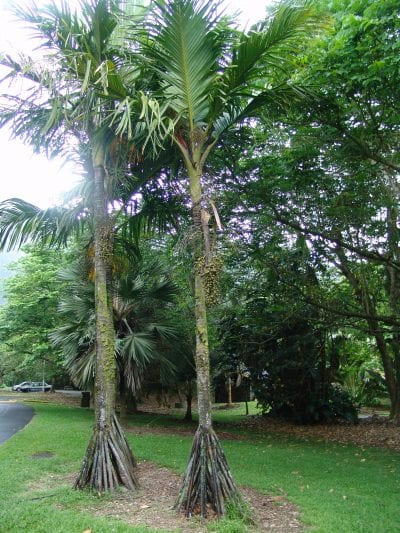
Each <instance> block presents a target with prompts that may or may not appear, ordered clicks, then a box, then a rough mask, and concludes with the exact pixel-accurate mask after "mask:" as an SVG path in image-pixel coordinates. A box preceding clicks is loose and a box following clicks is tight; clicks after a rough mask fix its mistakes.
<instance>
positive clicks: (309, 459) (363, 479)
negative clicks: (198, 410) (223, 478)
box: [0, 403, 400, 533]
mask: <svg viewBox="0 0 400 533" xmlns="http://www.w3.org/2000/svg"><path fill="white" fill-rule="evenodd" d="M32 405H33V406H34V408H35V410H36V413H37V414H36V416H35V417H34V418H33V420H32V422H31V423H30V424H29V425H28V426H27V427H26V428H25V429H23V430H22V431H20V432H19V433H17V434H16V435H15V436H14V437H12V438H11V439H10V440H9V441H7V442H5V443H4V444H2V445H1V446H0V476H1V484H0V501H1V503H0V531H1V532H2V533H3V532H4V533H7V532H14V531H15V532H17V531H29V532H43V533H44V532H46V533H47V532H49V531H51V532H52V533H57V532H63V533H64V532H65V533H74V532H77V533H78V532H79V533H81V532H82V531H84V530H85V529H91V530H92V531H93V533H100V532H107V533H108V532H130V531H135V532H137V533H138V532H145V531H146V532H147V533H150V532H151V531H152V530H150V529H148V528H138V527H131V526H128V525H127V524H124V523H122V522H119V521H117V520H112V519H108V518H100V517H93V516H91V515H90V514H89V513H88V512H87V513H85V512H84V511H83V510H82V509H85V508H90V506H91V504H92V503H93V501H94V500H96V501H98V496H97V495H94V494H90V493H87V492H80V491H74V490H72V489H71V487H70V481H66V483H65V484H62V483H60V481H59V480H60V475H61V479H62V476H63V475H68V474H70V473H71V472H76V471H77V470H78V469H79V466H80V462H81V459H82V457H83V453H84V450H85V448H86V445H87V443H88V439H89V435H90V432H91V426H92V416H93V415H92V413H91V412H90V411H88V410H85V409H79V408H72V407H62V406H55V405H51V404H40V403H34V404H32ZM242 412H244V410H243V411H242ZM216 418H217V419H219V421H220V422H225V423H228V422H230V421H232V420H240V414H238V413H235V412H234V411H228V412H226V411H224V412H220V413H219V412H216ZM163 424H166V425H168V426H169V427H171V426H172V427H173V426H174V425H176V426H177V427H182V423H181V422H176V421H174V420H173V419H172V418H171V417H163V416H159V415H153V416H150V415H149V416H147V415H139V416H138V417H134V418H133V419H132V421H131V426H133V427H134V426H135V425H147V426H150V427H151V426H152V425H153V426H162V425H163ZM224 431H227V427H226V426H225V427H224ZM246 436H247V439H246V440H224V441H223V446H224V449H225V452H226V455H227V457H228V461H229V463H230V465H231V468H232V470H233V474H234V477H235V479H236V481H237V483H238V484H241V485H248V486H251V487H254V488H256V489H258V490H260V491H262V492H266V493H274V494H281V493H284V494H287V496H288V498H289V500H291V501H292V502H293V503H294V504H296V505H297V506H298V507H299V509H300V511H301V513H302V521H303V523H304V524H305V526H309V527H310V531H313V532H323V533H325V532H326V533H328V532H332V533H333V532H334V533H347V532H349V533H350V532H363V533H367V532H371V533H377V532H384V533H386V532H396V531H397V532H398V531H400V522H399V517H398V515H399V513H398V510H399V497H400V479H399V467H400V454H399V453H396V452H390V451H388V450H383V449H373V448H360V447H356V446H351V445H341V444H333V443H323V442H313V441H306V440H300V439H294V438H291V437H284V436H277V435H272V434H270V435H268V434H265V435H262V434H259V433H255V434H253V435H252V434H251V433H250V432H249V431H247V435H246ZM127 437H128V440H129V442H130V444H131V445H132V447H133V450H134V453H135V456H136V457H137V458H138V459H139V460H140V459H147V460H151V461H154V462H156V463H158V464H160V465H162V466H168V467H170V468H173V469H174V470H176V471H178V472H182V471H183V469H184V467H185V465H186V461H187V457H188V454H189V449H190V445H191V438H190V437H187V436H182V435H179V434H178V433H177V434H176V435H171V434H165V435H162V434H159V433H157V434H142V435H135V434H133V433H128V434H127ZM249 437H250V438H249ZM45 452H46V453H48V454H52V456H51V457H44V458H39V459H38V458H34V457H33V456H34V454H38V453H39V454H40V453H45ZM51 476H54V479H57V481H56V482H54V483H53V484H51V480H52V477H51ZM43 479H46V480H47V483H48V484H49V485H48V487H47V488H46V491H45V492H43V490H40V485H41V480H43ZM144 483H145V480H142V484H144ZM105 498H107V496H105ZM153 531H156V530H153ZM210 531H213V532H218V531H221V532H222V531H224V532H225V533H239V529H237V526H235V525H233V522H232V527H231V528H230V526H229V522H228V523H227V522H225V523H223V524H221V525H220V526H218V525H215V524H213V525H212V527H210ZM240 531H245V529H243V528H242V529H241V530H240Z"/></svg>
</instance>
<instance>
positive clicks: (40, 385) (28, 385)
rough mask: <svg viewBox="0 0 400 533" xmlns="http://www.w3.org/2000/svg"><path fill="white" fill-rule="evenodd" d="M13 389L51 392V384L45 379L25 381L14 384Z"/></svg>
mask: <svg viewBox="0 0 400 533" xmlns="http://www.w3.org/2000/svg"><path fill="white" fill-rule="evenodd" d="M12 390H14V391H17V392H43V390H44V392H49V391H50V390H51V385H49V384H48V383H46V382H45V381H23V382H22V383H19V385H14V386H13V388H12Z"/></svg>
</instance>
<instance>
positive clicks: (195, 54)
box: [140, 0, 315, 516]
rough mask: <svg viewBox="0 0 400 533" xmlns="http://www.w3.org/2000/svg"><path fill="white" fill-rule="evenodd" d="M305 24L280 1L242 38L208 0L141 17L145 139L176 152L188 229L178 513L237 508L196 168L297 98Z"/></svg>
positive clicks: (301, 14)
mask: <svg viewBox="0 0 400 533" xmlns="http://www.w3.org/2000/svg"><path fill="white" fill-rule="evenodd" d="M313 27H315V22H314V20H313V16H312V9H311V8H310V6H309V5H303V6H300V7H296V6H294V5H293V4H290V3H288V4H282V5H281V6H279V7H278V8H277V9H276V11H275V13H274V16H272V17H271V18H269V19H267V20H266V22H265V23H261V24H259V25H258V26H257V27H255V28H254V29H253V30H252V31H250V32H249V33H248V34H244V33H242V32H240V31H237V30H235V29H233V28H232V26H230V25H229V24H228V23H227V21H226V20H224V19H222V18H221V17H220V16H219V15H218V2H214V1H210V0H168V1H166V2H164V1H161V0H155V1H154V2H153V9H152V11H151V12H150V15H149V16H148V18H147V19H146V21H145V25H144V34H145V39H144V41H143V42H144V44H143V46H142V48H141V49H140V54H141V57H142V58H143V59H144V60H145V61H147V64H148V68H149V70H150V71H152V72H153V74H154V76H155V79H156V81H153V86H152V88H151V89H152V90H151V92H148V93H147V95H146V98H144V99H143V117H144V120H145V121H146V127H147V143H149V144H150V145H151V146H152V147H153V150H154V152H155V153H158V152H159V151H162V150H164V149H168V148H166V142H167V140H169V141H170V142H172V143H173V144H174V145H175V147H176V148H177V150H178V152H179V153H180V157H181V161H182V163H183V165H184V167H185V169H186V173H187V183H188V187H187V195H188V198H189V200H190V204H191V213H192V225H193V232H192V239H191V248H192V257H193V265H194V266H193V268H194V279H195V283H194V286H195V287H194V300H195V322H196V350H195V360H196V373H197V397H198V412H199V426H198V429H197V432H196V435H195V437H194V441H193V446H192V451H191V454H190V457H189V462H188V466H187V469H186V472H185V474H184V477H183V481H182V485H181V489H180V493H179V496H178V499H177V502H176V509H177V510H179V511H183V512H184V513H185V515H186V516H191V515H193V514H201V515H202V516H207V515H208V514H209V513H210V511H212V512H213V513H216V514H217V516H221V515H222V514H224V512H225V510H226V502H227V501H230V502H233V503H234V504H236V505H239V506H240V505H241V498H240V495H239V493H238V490H237V488H236V486H235V483H234V481H233V478H232V475H231V472H230V469H229V466H228V464H227V461H226V458H225V455H224V453H223V450H222V448H221V446H220V443H219V441H218V438H217V435H216V434H215V432H214V430H213V428H212V418H211V384H210V362H209V347H208V328H207V301H208V302H209V303H210V302H211V303H212V301H215V295H213V285H214V284H215V282H216V280H215V277H216V276H217V275H218V269H219V261H218V257H216V252H215V248H213V246H212V244H211V243H212V241H213V239H212V238H211V235H210V220H211V219H212V217H213V216H215V217H216V214H215V206H213V205H211V204H210V202H209V201H208V200H207V198H206V197H205V195H204V192H203V179H204V169H205V165H206V162H207V160H208V157H209V155H210V153H212V151H213V149H214V148H215V147H216V146H217V144H218V142H219V141H220V140H223V138H224V136H225V135H227V134H228V133H229V132H231V131H232V130H235V128H236V127H238V126H239V125H240V124H242V123H243V122H246V121H247V122H248V121H250V120H256V119H257V117H258V116H259V114H260V112H261V111H262V112H264V113H266V112H267V110H268V109H271V108H272V109H276V108H280V109H282V108H284V107H285V106H287V105H289V104H290V102H291V100H293V99H294V98H296V99H297V98H300V97H301V96H302V94H303V93H302V91H301V90H300V89H299V88H298V87H295V86H294V85H291V84H290V83H288V79H289V78H290V72H291V70H292V67H293V64H292V59H293V58H294V57H295V55H296V51H297V50H298V48H299V46H300V43H302V42H303V41H304V39H305V37H306V36H307V35H308V34H309V32H310V30H311V29H312V28H313ZM146 39H147V40H146ZM217 222H218V221H217Z"/></svg>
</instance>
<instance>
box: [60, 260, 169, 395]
mask: <svg viewBox="0 0 400 533" xmlns="http://www.w3.org/2000/svg"><path fill="white" fill-rule="evenodd" d="M125 270H126V269H125ZM82 274H83V270H82V268H79V265H77V266H72V267H70V268H68V269H66V270H64V271H63V272H62V273H61V274H60V276H61V278H62V279H63V280H64V281H65V282H67V284H68V286H69V290H68V294H67V295H65V297H64V298H63V300H62V301H61V302H60V305H59V313H60V315H61V316H62V318H63V325H62V326H60V327H59V328H58V329H57V330H56V331H54V332H53V333H52V334H51V339H52V341H53V343H54V344H55V345H56V346H58V347H59V348H61V349H62V351H63V353H64V356H65V366H66V369H67V370H68V372H69V374H70V376H71V378H72V380H73V382H74V383H75V384H76V385H78V386H80V387H82V388H83V387H87V386H88V385H89V384H90V385H92V384H93V376H94V375H95V373H96V372H95V370H96V353H95V352H96V350H95V344H96V342H95V341H96V328H95V312H94V309H95V303H94V291H93V286H92V283H91V282H90V281H89V280H88V279H87V277H85V276H83V275H82ZM112 293H113V316H114V329H115V333H116V338H115V358H116V362H117V368H118V381H119V386H120V392H122V391H125V390H126V389H127V388H128V389H129V390H130V391H131V392H132V393H133V394H134V395H136V394H137V392H138V391H139V390H140V388H141V385H142V380H143V375H144V371H145V369H146V367H147V366H148V365H150V364H152V363H153V364H154V363H155V362H156V361H157V363H158V364H163V368H164V372H167V373H168V372H169V371H171V365H170V364H169V363H168V362H167V360H166V359H165V358H164V357H163V355H162V353H161V351H160V345H161V344H162V343H163V342H167V344H168V343H169V341H170V340H171V339H174V338H175V329H174V327H173V325H171V324H168V323H164V321H162V320H160V309H161V308H162V307H163V306H165V305H167V304H169V303H171V302H172V301H173V299H174V296H175V293H176V288H175V286H174V285H173V284H172V282H171V281H170V280H169V278H168V275H167V274H166V272H165V269H164V268H163V267H162V265H161V264H160V262H159V261H153V262H152V263H151V264H148V265H146V266H144V264H143V263H140V264H137V263H136V264H135V265H132V266H130V267H129V268H128V271H127V272H125V273H119V274H118V275H117V276H115V279H114V280H113V289H112Z"/></svg>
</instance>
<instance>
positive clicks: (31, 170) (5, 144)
mask: <svg viewBox="0 0 400 533" xmlns="http://www.w3.org/2000/svg"><path fill="white" fill-rule="evenodd" d="M24 3H25V4H29V0H26V2H24ZM37 3H38V4H46V1H45V0H37ZM70 3H72V2H71V0H70ZM268 3H270V2H269V0H226V6H227V11H228V12H229V13H231V12H235V11H237V10H240V11H241V12H242V14H241V18H240V20H241V22H242V24H243V26H245V25H248V24H252V23H253V22H255V21H257V20H259V19H261V18H263V16H264V14H265V9H266V6H267V4H268ZM15 4H16V2H15V1H14V0H0V51H3V52H8V51H13V52H15V51H16V50H22V51H25V52H30V51H31V48H32V44H31V43H30V42H29V41H28V40H27V38H26V33H25V32H24V31H23V30H22V29H18V28H17V27H16V24H15V22H13V21H12V18H11V17H10V15H9V14H8V12H7V8H8V7H9V6H10V5H15ZM0 161H1V177H0V201H2V200H5V199H7V198H12V197H18V198H23V199H24V200H26V201H28V202H31V203H33V204H35V205H38V206H39V207H42V208H44V207H48V206H50V205H54V204H55V203H58V202H59V199H60V195H61V194H62V193H63V192H66V191H68V189H70V188H71V186H72V185H73V183H74V181H76V180H77V179H78V178H77V176H76V175H74V169H73V168H71V167H68V166H65V167H63V168H61V163H60V161H57V160H53V161H48V160H47V159H46V158H45V156H38V155H34V154H32V152H31V149H30V148H29V147H28V146H24V145H23V144H22V143H21V142H19V141H17V140H10V139H9V135H8V133H7V132H6V131H5V130H0Z"/></svg>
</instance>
